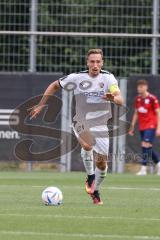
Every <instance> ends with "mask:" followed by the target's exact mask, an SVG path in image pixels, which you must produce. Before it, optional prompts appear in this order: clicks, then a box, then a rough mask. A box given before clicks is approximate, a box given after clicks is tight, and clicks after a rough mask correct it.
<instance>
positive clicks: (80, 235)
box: [0, 230, 160, 240]
mask: <svg viewBox="0 0 160 240" xmlns="http://www.w3.org/2000/svg"><path fill="white" fill-rule="evenodd" d="M0 234H5V235H29V236H31V235H32V236H57V237H71V238H76V237H77V238H87V239H88V238H97V239H98V238H105V239H107V238H113V239H115V238H116V239H137V240H138V239H139V240H148V239H149V240H160V237H159V236H132V235H131V236H129V235H111V234H84V233H56V232H50V233H47V232H31V231H28V232H24V231H7V230H0Z"/></svg>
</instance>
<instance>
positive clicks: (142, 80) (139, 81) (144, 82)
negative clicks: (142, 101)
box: [137, 79, 148, 86]
mask: <svg viewBox="0 0 160 240" xmlns="http://www.w3.org/2000/svg"><path fill="white" fill-rule="evenodd" d="M139 85H146V86H148V82H147V80H145V79H140V80H138V81H137V86H139Z"/></svg>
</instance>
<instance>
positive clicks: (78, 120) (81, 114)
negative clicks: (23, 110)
mask: <svg viewBox="0 0 160 240" xmlns="http://www.w3.org/2000/svg"><path fill="white" fill-rule="evenodd" d="M87 67H88V70H86V71H82V72H79V73H72V74H69V75H68V76H65V77H63V78H60V79H59V80H57V81H54V82H53V83H51V84H50V85H49V87H48V88H47V89H46V91H45V93H44V95H43V97H42V99H41V101H40V102H39V104H38V105H37V106H34V107H33V108H32V109H31V112H30V115H31V118H35V117H36V116H37V115H38V114H39V113H40V112H41V110H42V109H43V107H44V105H45V103H46V101H47V99H48V96H49V95H53V94H54V93H55V92H56V91H57V90H59V89H60V88H64V89H66V90H67V89H71V88H73V92H74V97H75V116H74V118H73V130H74V133H75V135H76V137H77V139H78V141H79V143H80V145H81V147H82V150H81V156H82V159H83V163H84V167H85V170H86V173H87V179H86V183H85V189H86V192H87V193H88V194H89V195H90V196H91V198H92V200H93V203H94V204H97V205H102V204H103V202H102V200H101V198H100V193H99V189H100V185H101V183H102V182H103V180H104V178H105V176H106V173H107V168H108V167H107V155H108V149H109V136H108V128H107V120H108V119H110V118H111V108H110V105H111V104H110V102H113V103H115V104H118V105H122V104H123V98H122V96H121V93H120V90H119V87H118V84H117V80H116V79H115V77H114V76H113V74H111V73H109V72H108V71H104V70H102V67H103V52H102V50H101V49H90V50H89V51H88V54H87ZM94 161H95V165H96V166H95V169H94Z"/></svg>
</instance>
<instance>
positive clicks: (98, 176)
mask: <svg viewBox="0 0 160 240" xmlns="http://www.w3.org/2000/svg"><path fill="white" fill-rule="evenodd" d="M107 169H108V166H107V167H106V169H105V170H100V169H99V168H97V167H96V169H95V190H96V191H99V188H100V185H101V183H102V182H103V180H104V178H105V177H106V173H107Z"/></svg>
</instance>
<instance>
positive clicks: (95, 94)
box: [84, 91, 104, 97]
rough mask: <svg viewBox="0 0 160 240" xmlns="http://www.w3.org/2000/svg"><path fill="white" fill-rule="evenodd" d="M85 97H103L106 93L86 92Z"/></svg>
mask: <svg viewBox="0 0 160 240" xmlns="http://www.w3.org/2000/svg"><path fill="white" fill-rule="evenodd" d="M84 95H85V96H87V97H102V96H104V91H100V92H84Z"/></svg>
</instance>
